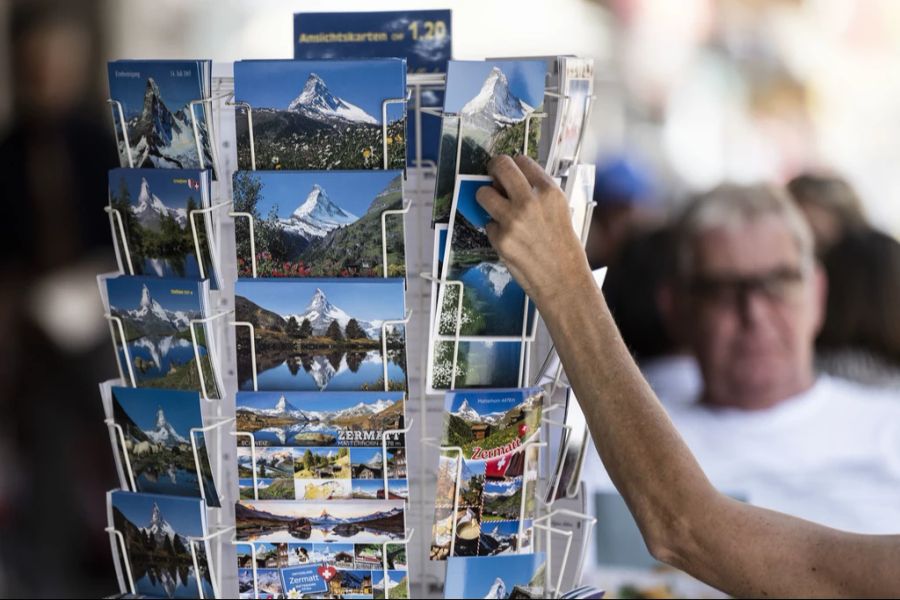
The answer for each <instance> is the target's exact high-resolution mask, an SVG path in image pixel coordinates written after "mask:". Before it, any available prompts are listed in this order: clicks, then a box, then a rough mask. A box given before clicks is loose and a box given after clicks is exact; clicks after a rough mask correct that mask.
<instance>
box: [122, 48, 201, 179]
mask: <svg viewBox="0 0 900 600" xmlns="http://www.w3.org/2000/svg"><path fill="white" fill-rule="evenodd" d="M211 68H212V65H211V62H210V61H208V60H117V61H111V62H110V63H109V65H108V70H109V96H110V98H111V99H112V100H115V101H117V102H119V103H120V104H121V105H122V111H123V112H124V117H125V131H124V132H123V130H122V123H121V122H120V115H119V114H118V109H117V107H116V106H115V105H114V106H113V116H114V118H115V122H116V134H117V137H118V140H119V162H120V164H121V166H122V167H131V166H133V167H134V168H157V169H200V168H207V169H211V168H213V165H214V160H213V157H214V154H213V152H214V150H213V148H212V146H211V143H210V136H209V127H208V123H207V115H206V108H205V105H203V104H200V105H197V106H195V107H194V110H193V113H192V112H191V106H190V104H191V102H193V101H194V100H201V99H203V98H206V97H208V96H209V90H210V88H211V87H212V79H211ZM194 119H196V121H197V130H198V133H199V137H200V149H201V152H202V153H203V164H202V165H201V164H200V155H199V154H198V153H197V147H198V146H197V139H196V137H195V136H194V125H193V122H194ZM126 133H127V136H128V146H126V144H125V134H126ZM129 147H130V149H131V157H132V160H133V165H132V164H130V163H129V160H128V148H129Z"/></svg>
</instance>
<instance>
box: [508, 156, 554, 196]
mask: <svg viewBox="0 0 900 600" xmlns="http://www.w3.org/2000/svg"><path fill="white" fill-rule="evenodd" d="M513 161H514V162H515V163H516V166H517V167H519V170H520V171H522V174H523V175H524V176H525V179H527V180H528V183H529V184H531V186H532V187H535V188H537V189H539V190H543V189H547V188H550V187H551V186H553V185H554V184H555V182H554V181H553V179H552V178H551V177H550V176H549V175H547V173H546V171H544V169H543V168H541V165H539V164H538V163H537V162H536V161H535V160H534V159H532V158H531V157H530V156H526V155H524V154H519V155H517V156H516V157H515V158H514V159H513Z"/></svg>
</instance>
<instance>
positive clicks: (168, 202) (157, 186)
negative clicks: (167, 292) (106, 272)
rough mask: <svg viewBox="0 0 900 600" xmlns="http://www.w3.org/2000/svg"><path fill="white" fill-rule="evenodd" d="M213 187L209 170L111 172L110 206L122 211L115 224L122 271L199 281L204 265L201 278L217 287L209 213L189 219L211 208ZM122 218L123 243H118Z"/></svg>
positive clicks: (126, 170)
mask: <svg viewBox="0 0 900 600" xmlns="http://www.w3.org/2000/svg"><path fill="white" fill-rule="evenodd" d="M209 189H210V184H209V171H198V170H190V169H188V170H180V169H177V170H172V169H166V170H160V169H113V170H111V171H110V172H109V206H110V207H111V208H112V209H114V210H116V211H118V216H115V217H114V218H113V221H112V225H113V232H114V233H115V239H116V241H117V242H118V243H119V247H118V248H117V249H116V250H117V251H118V255H119V258H120V260H121V261H122V263H121V264H122V267H123V268H122V270H123V272H126V269H125V266H126V265H127V267H128V271H127V272H131V273H133V274H134V275H147V276H156V277H173V278H185V279H194V280H197V279H201V276H200V275H201V273H200V266H199V262H200V261H202V262H203V267H204V268H203V275H204V276H205V277H208V278H210V279H211V282H210V285H211V287H212V288H213V289H217V288H218V285H217V278H216V275H217V274H216V268H215V267H216V265H215V262H214V261H213V260H212V256H211V251H210V246H209V235H208V234H209V229H210V225H211V223H209V221H208V219H207V218H206V215H194V216H193V217H192V216H191V213H192V212H193V211H196V210H202V209H204V208H208V207H209ZM120 218H121V225H122V229H123V230H124V236H125V239H124V240H122V239H120V238H121V234H122V231H121V230H120V229H119V219H120ZM192 218H193V219H194V221H195V222H194V227H192V226H191V222H190V220H191V219H192ZM194 230H196V232H197V239H196V240H195V239H194V233H193V232H194ZM197 248H199V249H200V252H201V255H200V256H199V257H198V256H197Z"/></svg>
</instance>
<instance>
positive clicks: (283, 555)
mask: <svg viewBox="0 0 900 600" xmlns="http://www.w3.org/2000/svg"><path fill="white" fill-rule="evenodd" d="M236 547H237V565H238V585H239V590H240V593H241V597H242V598H255V597H256V595H255V593H254V592H255V591H259V592H260V595H265V594H282V593H283V594H284V596H285V597H288V596H291V595H297V594H303V597H304V598H341V597H357V596H359V595H362V596H364V597H373V594H374V597H382V598H383V597H384V594H383V593H382V594H381V595H380V596H379V590H383V589H384V587H385V585H384V569H385V563H387V573H388V578H389V579H388V582H387V585H388V587H389V594H388V595H389V596H390V597H393V598H406V597H408V593H409V590H408V581H407V559H406V544H386V545H385V544H366V543H359V544H353V543H340V542H332V543H310V542H303V543H274V544H273V543H267V542H238V543H237V544H236ZM385 550H386V552H385ZM254 558H255V564H254ZM254 566H255V567H256V573H257V581H258V583H259V585H258V589H257V590H254V589H253V571H254ZM276 578H278V581H277V584H276V581H275V579H276ZM323 582H324V588H323ZM282 590H283V591H282ZM316 590H318V591H316ZM292 592H293V594H292Z"/></svg>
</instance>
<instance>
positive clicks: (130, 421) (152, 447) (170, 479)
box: [105, 387, 219, 506]
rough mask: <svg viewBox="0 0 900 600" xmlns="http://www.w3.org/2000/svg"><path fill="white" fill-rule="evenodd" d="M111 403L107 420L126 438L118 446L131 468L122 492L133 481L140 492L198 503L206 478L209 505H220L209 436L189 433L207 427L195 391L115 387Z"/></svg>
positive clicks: (204, 491)
mask: <svg viewBox="0 0 900 600" xmlns="http://www.w3.org/2000/svg"><path fill="white" fill-rule="evenodd" d="M110 404H111V406H108V407H105V408H106V409H107V410H106V413H107V415H106V416H107V418H111V419H113V422H114V423H116V424H117V425H119V426H120V427H121V428H122V437H123V438H124V441H123V440H121V439H117V444H116V447H117V448H118V449H119V451H120V453H121V454H120V456H122V457H123V458H124V459H126V460H127V464H129V465H130V469H129V470H127V471H126V472H127V473H128V478H127V479H126V481H125V482H123V487H127V486H126V485H124V484H130V481H131V479H132V478H133V481H134V485H135V491H138V492H145V493H149V494H166V495H171V496H191V497H194V498H200V497H201V487H200V486H201V477H200V475H201V473H202V486H203V494H202V495H203V496H204V497H205V498H206V503H207V504H208V505H209V506H219V496H218V493H217V492H216V487H215V484H214V483H213V475H212V469H211V468H210V464H209V456H208V454H207V452H206V439H205V436H204V434H203V432H200V431H196V432H193V433H192V431H191V430H193V429H202V428H203V418H202V416H201V414H200V395H199V394H197V392H182V391H177V390H158V389H151V388H126V387H112V388H111V403H110ZM191 437H193V438H194V439H193V441H192V440H191ZM123 443H124V447H123V446H122V444H123ZM194 447H196V449H197V456H196V460H195V457H194ZM198 465H199V467H200V473H198V472H197V467H198Z"/></svg>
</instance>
